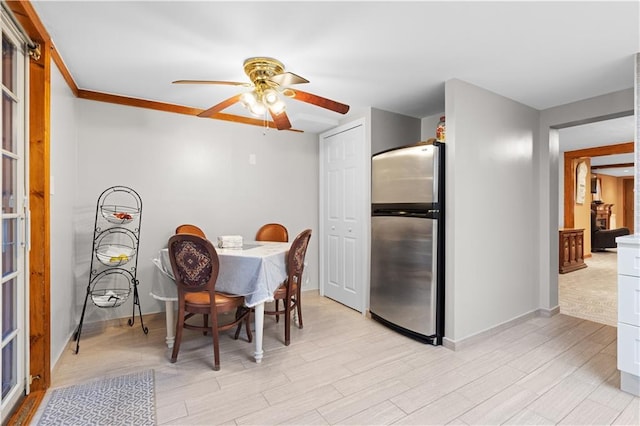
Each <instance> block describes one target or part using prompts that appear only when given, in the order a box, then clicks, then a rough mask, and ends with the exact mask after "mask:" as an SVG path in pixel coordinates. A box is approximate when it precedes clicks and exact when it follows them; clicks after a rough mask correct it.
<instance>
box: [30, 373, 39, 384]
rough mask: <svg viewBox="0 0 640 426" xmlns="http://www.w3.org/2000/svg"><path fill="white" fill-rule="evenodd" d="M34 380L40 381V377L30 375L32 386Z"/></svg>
mask: <svg viewBox="0 0 640 426" xmlns="http://www.w3.org/2000/svg"><path fill="white" fill-rule="evenodd" d="M34 380H40V375H39V374H36V375H35V376H32V375H31V374H30V375H29V384H32V383H33V381H34Z"/></svg>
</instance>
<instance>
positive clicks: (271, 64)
mask: <svg viewBox="0 0 640 426" xmlns="http://www.w3.org/2000/svg"><path fill="white" fill-rule="evenodd" d="M244 72H245V74H247V76H248V77H249V79H250V80H251V82H252V83H253V84H254V86H255V87H256V88H257V89H258V90H264V89H267V88H269V87H272V88H276V87H278V86H279V84H278V83H276V82H275V81H272V80H271V78H272V77H273V76H274V75H278V74H282V73H283V72H284V65H283V64H282V62H280V61H278V60H277V59H273V58H267V57H255V58H249V59H247V60H245V61H244Z"/></svg>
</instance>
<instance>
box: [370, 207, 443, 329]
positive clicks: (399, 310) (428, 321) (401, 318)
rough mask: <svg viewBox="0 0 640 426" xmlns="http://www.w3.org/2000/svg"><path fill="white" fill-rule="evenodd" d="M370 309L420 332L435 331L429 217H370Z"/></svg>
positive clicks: (434, 262) (433, 259)
mask: <svg viewBox="0 0 640 426" xmlns="http://www.w3.org/2000/svg"><path fill="white" fill-rule="evenodd" d="M371 224H372V229H371V293H370V311H371V313H372V314H375V315H377V316H378V317H380V318H382V319H384V320H385V321H388V322H390V323H392V324H394V325H396V326H399V327H402V328H404V329H406V330H408V331H410V332H413V333H418V334H420V335H423V336H431V335H433V334H435V333H436V265H437V259H436V253H437V250H436V247H437V245H436V239H437V235H436V234H437V233H436V230H437V226H436V224H437V221H436V220H434V219H424V218H408V217H393V216H391V217H390V216H374V217H372V218H371Z"/></svg>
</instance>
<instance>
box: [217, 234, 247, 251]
mask: <svg viewBox="0 0 640 426" xmlns="http://www.w3.org/2000/svg"><path fill="white" fill-rule="evenodd" d="M218 247H219V248H242V236H241V235H222V236H220V237H218Z"/></svg>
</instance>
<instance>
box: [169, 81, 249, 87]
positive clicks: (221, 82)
mask: <svg viewBox="0 0 640 426" xmlns="http://www.w3.org/2000/svg"><path fill="white" fill-rule="evenodd" d="M172 83H173V84H223V85H226V86H244V87H251V86H252V84H251V83H240V82H239V81H217V80H176V81H172Z"/></svg>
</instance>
